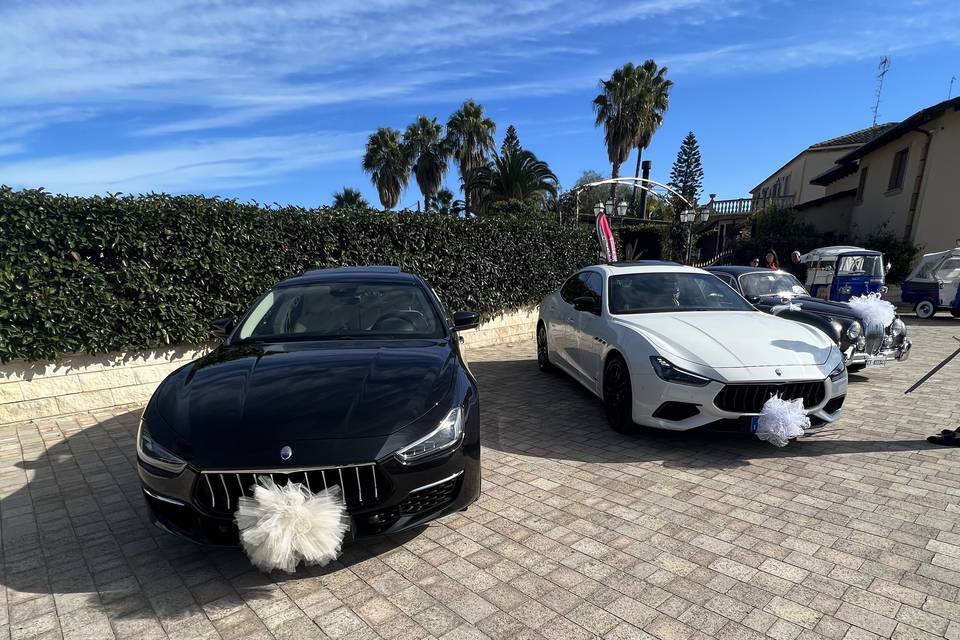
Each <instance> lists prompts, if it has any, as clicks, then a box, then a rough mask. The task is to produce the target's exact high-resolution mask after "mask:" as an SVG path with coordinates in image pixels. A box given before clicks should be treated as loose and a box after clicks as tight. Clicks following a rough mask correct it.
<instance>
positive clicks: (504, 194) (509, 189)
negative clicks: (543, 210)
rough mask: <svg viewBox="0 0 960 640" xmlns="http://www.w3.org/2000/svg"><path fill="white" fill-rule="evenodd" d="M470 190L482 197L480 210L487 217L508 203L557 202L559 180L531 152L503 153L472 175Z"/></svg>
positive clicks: (544, 163)
mask: <svg viewBox="0 0 960 640" xmlns="http://www.w3.org/2000/svg"><path fill="white" fill-rule="evenodd" d="M469 187H470V190H471V191H475V192H476V193H478V194H479V198H480V202H479V207H478V209H479V210H480V212H481V213H486V212H487V211H489V209H490V207H491V206H492V205H494V204H495V203H497V202H503V201H506V200H519V201H520V202H525V203H528V204H543V203H544V202H545V201H546V199H547V197H548V196H552V197H554V198H556V197H557V176H556V174H554V173H553V171H551V170H550V167H549V166H548V165H547V163H546V162H544V161H543V160H539V159H538V158H537V156H535V155H534V154H533V152H532V151H528V150H526V149H518V150H512V149H504V150H503V153H501V154H500V155H496V154H494V156H493V159H492V160H490V161H489V162H487V163H486V164H485V165H483V166H481V167H479V168H478V169H477V170H476V171H475V172H474V173H473V177H472V181H471V183H470V185H469Z"/></svg>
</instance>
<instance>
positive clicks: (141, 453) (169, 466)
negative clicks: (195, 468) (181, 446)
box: [137, 418, 187, 474]
mask: <svg viewBox="0 0 960 640" xmlns="http://www.w3.org/2000/svg"><path fill="white" fill-rule="evenodd" d="M137 457H139V458H140V459H141V460H143V461H144V462H146V463H147V464H148V465H150V466H151V467H156V468H158V469H161V470H163V471H166V472H168V473H172V474H177V473H180V472H181V471H183V470H184V468H185V467H186V466H187V462H186V460H183V459H182V458H179V457H177V456H176V455H175V454H174V453H172V452H170V450H168V449H166V448H165V447H162V446H160V445H159V444H157V441H156V440H154V439H153V436H151V435H150V431H149V430H148V428H147V423H146V422H144V421H143V419H142V418H141V419H140V428H139V429H138V430H137Z"/></svg>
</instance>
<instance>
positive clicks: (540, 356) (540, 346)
mask: <svg viewBox="0 0 960 640" xmlns="http://www.w3.org/2000/svg"><path fill="white" fill-rule="evenodd" d="M537 366H538V367H540V371H546V372H548V373H550V372H553V371H555V370H556V368H555V367H554V366H553V364H551V362H550V353H549V351H548V349H547V328H546V326H544V324H543V323H542V322H541V323H540V324H538V325H537Z"/></svg>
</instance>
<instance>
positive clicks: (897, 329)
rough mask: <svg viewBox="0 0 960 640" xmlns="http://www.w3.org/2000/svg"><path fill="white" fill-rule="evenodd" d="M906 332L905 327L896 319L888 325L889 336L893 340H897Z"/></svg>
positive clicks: (901, 321)
mask: <svg viewBox="0 0 960 640" xmlns="http://www.w3.org/2000/svg"><path fill="white" fill-rule="evenodd" d="M906 332H907V325H905V324H903V320H901V319H900V318H897V319H896V320H894V321H893V323H892V324H891V325H890V335H891V336H893V337H894V338H897V337H899V336H901V335H903V334H905V333H906Z"/></svg>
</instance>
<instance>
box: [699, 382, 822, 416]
mask: <svg viewBox="0 0 960 640" xmlns="http://www.w3.org/2000/svg"><path fill="white" fill-rule="evenodd" d="M825 393H826V391H825V390H824V388H823V381H822V380H814V381H811V382H783V383H779V384H777V383H775V384H728V385H726V386H725V387H724V388H723V389H721V390H720V393H718V394H717V397H716V398H715V399H714V403H715V404H716V405H717V408H719V409H722V410H723V411H730V412H731V413H760V410H761V409H762V408H763V403H765V402H766V401H767V400H769V399H770V397H771V396H775V395H777V394H779V395H780V397H782V398H783V399H784V400H793V399H794V398H803V406H804V408H806V409H809V408H811V407H815V406H817V405H818V404H820V403H821V402H823V398H824V395H825Z"/></svg>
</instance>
